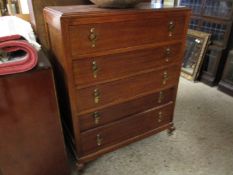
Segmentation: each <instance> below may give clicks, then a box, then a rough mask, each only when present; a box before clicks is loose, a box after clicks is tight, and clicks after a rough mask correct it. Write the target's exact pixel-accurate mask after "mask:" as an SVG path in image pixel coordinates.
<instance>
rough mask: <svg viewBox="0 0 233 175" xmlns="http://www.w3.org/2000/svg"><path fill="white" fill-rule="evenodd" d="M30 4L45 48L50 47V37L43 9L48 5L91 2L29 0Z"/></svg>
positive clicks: (34, 25) (78, 0)
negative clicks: (47, 33)
mask: <svg viewBox="0 0 233 175" xmlns="http://www.w3.org/2000/svg"><path fill="white" fill-rule="evenodd" d="M27 1H28V5H29V13H30V21H31V24H32V25H33V28H34V30H35V32H36V35H37V37H38V39H39V41H40V43H41V44H42V46H43V48H44V49H45V50H47V49H48V38H47V35H46V32H45V22H44V18H43V9H44V8H45V7H46V6H56V5H61V6H62V5H78V4H90V1H89V0H39V1H38V0H27Z"/></svg>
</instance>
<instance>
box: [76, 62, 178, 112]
mask: <svg viewBox="0 0 233 175" xmlns="http://www.w3.org/2000/svg"><path fill="white" fill-rule="evenodd" d="M179 73H180V67H179V66H172V67H168V68H166V69H161V70H155V71H152V72H148V73H143V74H141V75H138V76H132V77H129V78H125V79H122V80H118V81H113V82H109V83H105V84H100V85H97V86H91V87H88V88H83V89H79V90H77V91H76V94H77V109H78V113H80V112H85V110H89V109H92V108H100V107H104V105H107V104H108V105H113V104H115V103H118V104H119V103H121V102H124V101H126V100H129V99H130V98H135V96H139V95H145V94H149V93H152V92H156V91H158V90H160V89H166V88H168V87H172V86H174V85H176V84H177V82H178V78H179Z"/></svg>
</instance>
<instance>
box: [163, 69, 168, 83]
mask: <svg viewBox="0 0 233 175" xmlns="http://www.w3.org/2000/svg"><path fill="white" fill-rule="evenodd" d="M167 80H168V73H167V71H164V72H163V85H166V84H167Z"/></svg>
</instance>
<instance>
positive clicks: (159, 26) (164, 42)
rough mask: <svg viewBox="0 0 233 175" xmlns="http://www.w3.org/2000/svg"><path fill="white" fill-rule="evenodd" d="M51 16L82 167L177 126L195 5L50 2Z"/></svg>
mask: <svg viewBox="0 0 233 175" xmlns="http://www.w3.org/2000/svg"><path fill="white" fill-rule="evenodd" d="M44 14H45V21H46V25H47V31H48V35H49V37H50V47H51V52H52V53H53V54H54V55H55V60H56V61H57V67H59V69H60V73H61V74H63V78H64V80H65V82H66V86H67V88H68V94H69V100H70V105H71V114H72V119H71V120H72V123H73V129H74V142H75V148H76V151H77V161H78V163H77V166H78V168H80V169H81V168H82V167H83V165H84V164H85V163H86V162H88V161H90V160H93V159H95V158H97V157H98V156H100V155H102V154H104V153H107V152H109V151H112V150H115V149H117V148H119V147H122V146H124V145H127V144H129V143H132V142H134V141H137V140H139V139H142V138H145V137H147V136H150V135H152V134H155V133H158V132H160V131H163V130H166V129H169V130H170V131H172V130H174V126H173V111H174V106H175V99H176V92H177V85H178V80H179V75H180V69H181V63H182V61H183V60H182V59H183V52H184V47H185V41H186V33H187V26H188V22H189V16H190V10H189V9H188V8H184V7H176V8H153V7H151V5H150V3H141V4H140V5H138V6H137V7H135V8H133V9H118V10H117V9H100V8H97V7H96V6H94V5H90V6H69V7H47V8H46V9H45V11H44ZM65 117H69V116H65Z"/></svg>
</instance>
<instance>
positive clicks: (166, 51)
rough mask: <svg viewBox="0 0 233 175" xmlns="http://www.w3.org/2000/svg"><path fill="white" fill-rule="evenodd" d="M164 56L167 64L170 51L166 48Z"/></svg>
mask: <svg viewBox="0 0 233 175" xmlns="http://www.w3.org/2000/svg"><path fill="white" fill-rule="evenodd" d="M165 55H166V58H165V61H166V62H169V60H170V59H169V56H170V55H171V49H170V48H169V47H168V48H166V49H165Z"/></svg>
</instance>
